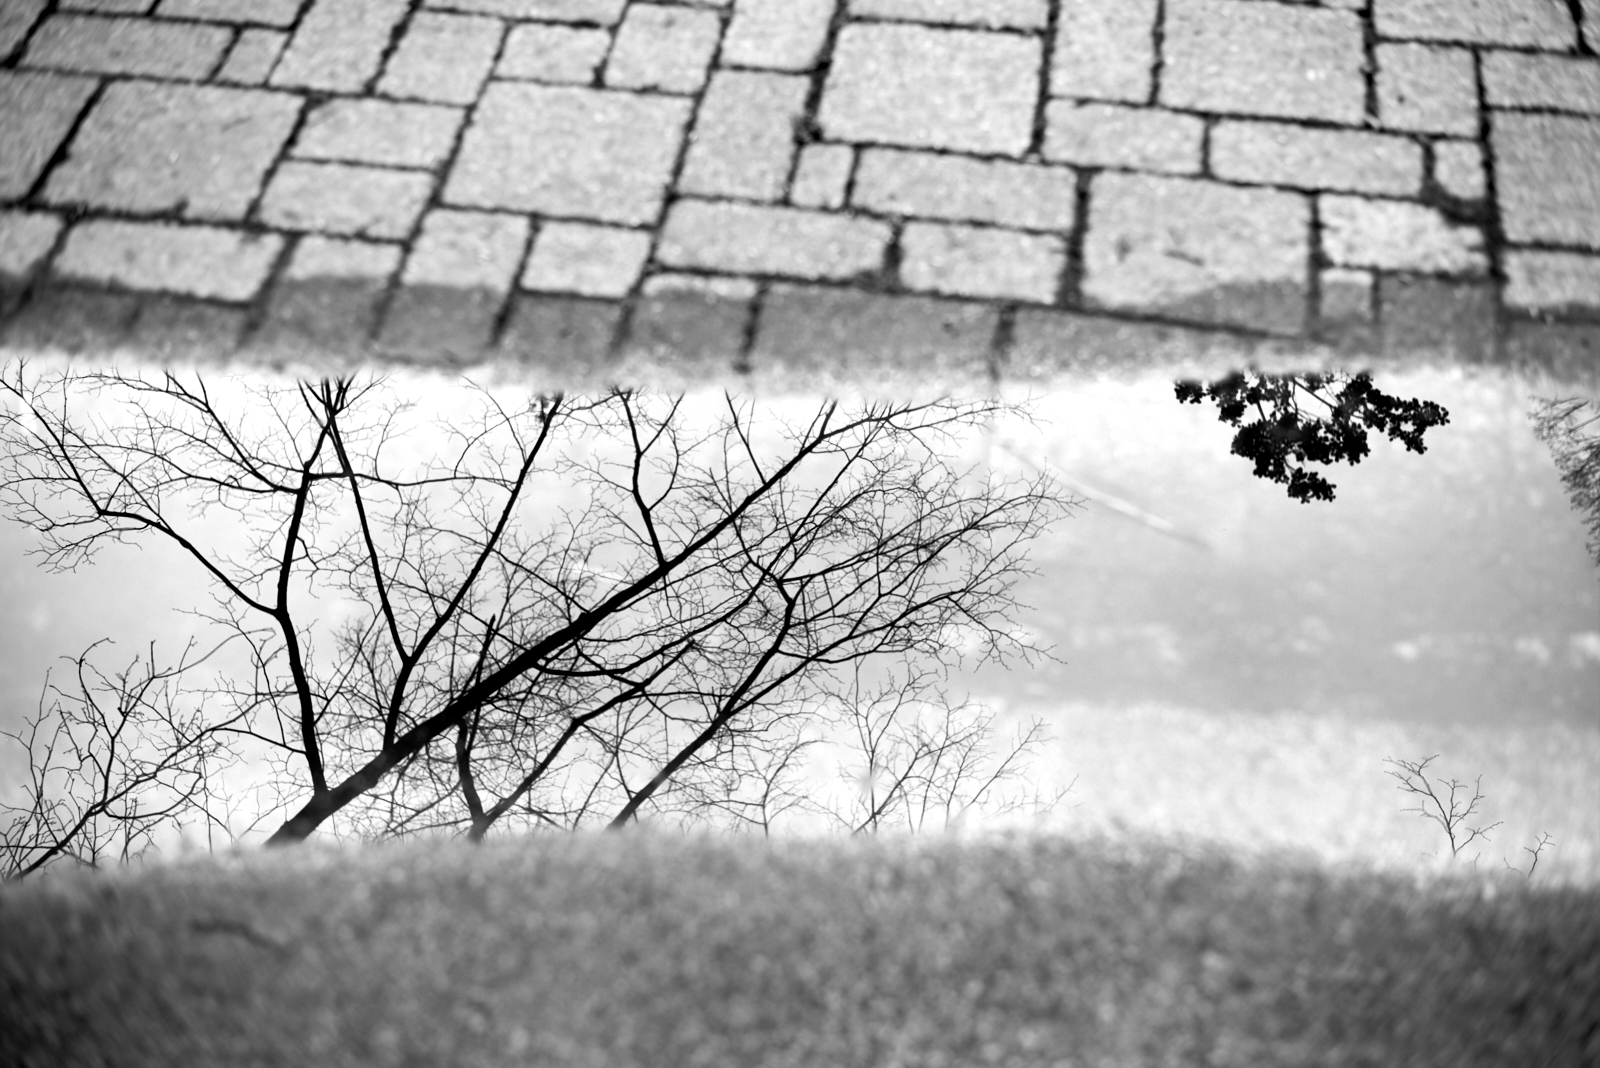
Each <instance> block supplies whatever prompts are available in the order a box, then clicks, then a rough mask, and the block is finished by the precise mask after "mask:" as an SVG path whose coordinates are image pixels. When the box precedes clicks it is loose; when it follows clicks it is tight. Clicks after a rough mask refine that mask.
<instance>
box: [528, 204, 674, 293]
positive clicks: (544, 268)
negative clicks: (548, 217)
mask: <svg viewBox="0 0 1600 1068" xmlns="http://www.w3.org/2000/svg"><path fill="white" fill-rule="evenodd" d="M649 258H650V234H649V232H648V231H644V230H623V229H619V228H618V227H615V226H593V225H590V224H588V223H563V222H550V223H545V224H544V225H543V226H542V227H540V228H539V235H538V237H536V238H535V239H534V242H533V253H532V254H531V255H530V256H529V257H528V266H527V268H526V269H525V270H524V271H523V272H522V288H523V289H537V290H544V291H547V292H552V293H575V294H577V295H579V296H585V297H624V296H627V295H628V293H629V292H630V291H631V290H632V289H633V286H634V283H636V282H637V281H638V280H639V275H640V274H641V273H643V271H644V265H645V261H646V260H647V259H649Z"/></svg>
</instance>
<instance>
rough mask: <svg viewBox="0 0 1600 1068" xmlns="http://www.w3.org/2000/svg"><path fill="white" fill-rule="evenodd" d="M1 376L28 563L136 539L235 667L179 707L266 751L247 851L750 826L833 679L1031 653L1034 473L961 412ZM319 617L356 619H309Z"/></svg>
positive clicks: (74, 561) (0, 427) (1056, 505)
mask: <svg viewBox="0 0 1600 1068" xmlns="http://www.w3.org/2000/svg"><path fill="white" fill-rule="evenodd" d="M3 389H4V392H5V393H6V394H7V395H9V400H10V402H11V403H10V410H9V411H8V412H6V413H0V484H3V487H4V488H3V490H0V493H3V498H0V499H3V500H4V503H5V506H6V508H7V509H8V511H9V512H10V513H11V514H12V515H13V516H15V517H17V518H19V519H21V520H23V521H24V522H27V523H28V524H30V525H31V526H32V527H33V528H34V529H35V530H37V531H38V532H39V534H40V536H41V540H42V550H41V551H42V553H43V555H44V558H45V560H46V562H47V563H48V564H49V565H51V566H53V567H56V568H75V567H77V566H79V565H80V564H82V563H84V562H86V561H88V560H90V559H91V558H92V556H93V554H94V552H95V551H96V549H98V548H99V547H100V546H101V545H102V544H104V543H105V542H107V541H122V540H128V539H135V538H143V537H152V536H153V537H157V538H162V539H166V540H168V541H169V542H171V543H172V544H174V545H176V546H177V547H178V548H179V549H181V550H182V551H183V553H184V554H186V555H187V557H188V558H189V559H191V560H192V561H193V562H194V564H195V566H196V567H198V568H199V569H201V570H202V571H203V573H204V574H205V575H207V576H209V579H210V581H211V583H212V586H213V592H214V598H215V607H214V608H213V609H212V610H211V611H210V613H209V615H208V616H207V617H206V618H208V619H210V620H212V621H213V622H215V623H217V624H220V625H221V626H222V627H224V628H225V629H226V630H228V631H229V632H230V633H231V634H232V636H233V639H234V640H235V641H236V642H237V643H238V646H239V647H240V648H241V649H244V650H247V651H248V660H249V664H250V667H249V669H248V671H247V672H246V674H247V675H248V676H249V677H248V678H243V677H240V678H234V679H233V680H232V681H231V683H229V684H225V685H223V686H222V687H221V689H219V690H217V691H215V692H212V693H211V694H209V695H208V698H207V700H206V702H205V703H204V705H203V706H202V707H201V708H200V709H199V710H198V711H197V712H196V715H199V716H202V717H203V719H202V720H200V721H197V722H198V723H199V724H201V725H206V726H207V729H212V728H215V725H216V724H218V723H227V724H229V725H230V726H229V728H228V729H229V731H231V732H232V733H231V734H230V735H229V736H228V737H229V738H230V739H231V740H233V741H235V742H238V743H239V744H240V745H242V746H243V745H249V746H255V747H256V748H257V749H260V750H264V751H265V752H267V753H268V754H270V756H271V766H272V768H273V778H272V785H273V786H274V787H275V788H277V789H279V790H280V791H282V794H283V796H284V797H286V798H292V799H294V800H293V804H291V805H290V806H289V807H288V809H286V810H285V812H284V814H285V815H287V819H285V820H284V821H283V823H282V825H281V826H280V827H279V828H278V829H277V831H276V832H275V834H274V835H273V836H272V841H274V842H288V841H294V840H298V839H301V838H304V837H305V836H307V835H309V834H310V833H312V832H313V831H314V830H316V829H317V828H319V827H321V826H323V825H325V824H327V825H329V826H331V827H332V828H334V829H336V830H339V831H342V832H351V833H357V834H362V835H380V836H381V835H395V834H404V833H410V832H419V831H425V830H432V829H454V830H458V831H461V832H464V833H467V834H469V835H471V836H472V837H475V838H476V837H481V836H482V835H483V834H485V833H486V832H487V831H488V830H489V828H490V827H492V826H496V825H506V824H510V825H513V826H518V827H527V826H536V825H546V826H558V827H575V826H579V825H581V824H584V823H588V822H593V821H594V820H595V819H597V818H599V819H604V820H605V821H607V822H609V823H611V824H621V823H625V822H628V821H630V820H633V819H636V818H639V817H640V816H642V815H644V814H646V813H652V814H662V813H672V814H676V815H678V816H682V817H685V818H694V819H711V818H716V819H724V818H731V819H733V820H734V822H739V823H745V824H755V825H759V826H763V827H764V826H766V825H767V824H768V823H769V822H770V820H771V818H773V816H774V815H775V814H777V813H779V812H781V810H782V806H783V804H785V802H784V796H785V795H784V793H783V790H782V789H780V786H781V780H783V778H784V776H786V775H788V774H789V773H790V772H791V771H792V770H793V769H794V768H795V767H796V766H797V761H798V756H799V754H801V753H802V752H803V751H804V747H805V737H804V734H805V728H806V725H807V723H808V717H809V716H810V715H811V714H812V713H813V712H814V711H815V710H816V709H817V708H818V707H819V705H820V703H821V702H822V701H823V700H824V699H826V698H827V697H828V696H829V695H830V694H832V693H834V692H836V691H837V689H838V687H839V684H840V683H839V680H840V679H842V678H844V677H846V676H847V675H848V673H849V672H850V671H851V670H852V668H853V666H854V665H857V664H859V663H861V662H864V661H871V662H884V663H889V664H902V663H915V664H919V665H925V666H926V668H927V670H930V671H932V670H934V669H935V668H937V667H939V666H942V665H949V664H952V663H954V662H955V660H956V659H957V658H958V655H959V654H958V653H957V652H956V648H957V644H958V643H966V644H967V645H970V647H971V650H972V655H973V657H975V658H976V659H978V660H980V661H982V660H986V659H990V658H997V659H1001V660H1004V659H1005V658H1007V657H1009V656H1012V655H1021V656H1023V657H1026V656H1028V655H1029V653H1030V650H1029V649H1028V648H1027V647H1026V645H1025V643H1023V642H1021V641H1019V640H1018V639H1017V638H1016V637H1015V636H1014V631H1013V629H1012V626H1011V613H1012V610H1013V609H1014V608H1015V602H1014V601H1013V598H1012V592H1011V591H1012V584H1013V582H1014V580H1015V579H1016V578H1017V577H1018V576H1019V575H1021V574H1022V573H1024V567H1025V558H1024V550H1025V548H1026V545H1027V543H1028V541H1029V540H1030V539H1031V538H1032V537H1033V536H1034V535H1035V534H1037V533H1039V532H1040V531H1041V530H1042V529H1043V528H1044V526H1045V525H1046V524H1047V523H1048V522H1050V521H1051V520H1053V519H1054V518H1056V517H1057V516H1058V515H1060V514H1061V511H1062V500H1061V498H1060V496H1059V495H1058V494H1057V493H1056V492H1055V489H1054V487H1053V486H1052V485H1051V484H1050V483H1049V482H1048V481H1047V480H1046V479H1044V478H1043V477H1040V478H1036V479H1033V480H1031V481H1019V480H1011V479H1003V478H1000V477H998V476H995V475H993V474H992V473H982V474H975V473H974V472H968V471H962V470H959V469H957V468H956V467H955V466H954V465H953V464H952V463H951V462H950V460H949V459H948V457H949V456H951V455H956V454H958V450H955V449H953V448H951V445H952V443H953V442H954V441H955V439H956V437H957V436H958V435H961V434H963V433H966V432H968V431H969V430H971V429H973V428H976V427H979V426H981V425H982V424H983V423H984V421H985V420H987V419H989V418H992V417H994V416H995V415H997V414H999V412H1000V411H1001V408H1000V406H999V405H997V404H991V403H972V404H958V403H954V402H935V403H929V404H909V403H906V404H872V405H864V406H862V407H860V408H859V409H856V410H852V411H846V410H845V409H844V408H843V407H842V406H841V405H839V404H837V403H829V404H826V405H823V406H821V407H820V408H819V409H816V410H814V411H812V412H810V413H809V414H808V415H806V416H805V417H804V418H801V419H798V420H790V419H783V418H780V417H778V416H777V415H775V414H771V413H762V412H758V411H757V410H756V409H755V408H754V406H753V405H751V404H748V403H745V402H743V401H740V400H738V399H735V398H732V397H727V398H723V400H722V401H721V402H720V404H719V405H718V406H717V407H716V409H715V411H714V412H713V413H712V415H711V417H709V418H707V419H704V420H702V421H700V422H698V423H697V422H696V421H695V420H694V419H691V418H689V416H688V413H687V412H686V411H685V410H684V405H683V402H682V400H681V399H672V398H666V397H655V396H648V395H641V394H637V393H633V392H627V391H614V392H612V393H610V394H607V395H605V396H602V397H599V398H596V399H592V400H587V401H577V400H574V399H570V398H567V397H564V396H546V397H538V398H534V399H532V400H530V401H527V402H525V403H522V404H520V405H515V406H513V405H509V404H508V403H506V402H504V401H502V400H499V399H497V398H496V397H495V396H493V395H491V394H490V393H488V392H486V391H482V390H477V389H476V388H474V389H472V390H471V391H470V400H471V404H470V407H471V409H472V411H471V413H470V414H465V415H463V414H451V415H450V417H449V418H448V419H446V420H444V421H443V422H442V423H440V424H439V425H438V426H437V427H436V429H435V430H434V431H433V433H434V434H435V437H434V438H433V439H427V438H425V437H421V436H419V435H420V434H421V433H422V432H421V429H420V428H419V426H418V425H417V424H418V417H417V413H416V411H415V407H416V406H415V405H414V404H413V403H410V402H407V401H405V400H404V399H402V398H401V397H400V396H399V395H398V392H397V390H396V388H395V387H394V386H393V385H392V384H390V383H385V382H382V381H365V380H339V381H323V382H318V383H300V384H298V385H293V386H271V385H264V384H256V385H253V386H243V385H239V384H232V385H229V386H227V387H223V386H222V385H221V384H216V385H213V384H208V383H207V382H205V381H203V380H201V379H200V378H198V377H196V378H193V379H186V378H182V377H180V376H177V375H174V374H162V375H154V376H148V377H146V376H139V375H124V374H121V373H117V372H105V373H81V372H72V371H68V372H59V373H42V374H34V373H31V372H30V370H29V369H28V368H26V367H24V366H22V365H17V366H15V367H14V368H13V369H12V370H11V371H10V372H9V373H8V374H7V376H6V378H5V379H4V381H3ZM408 449H409V450H411V452H410V453H408V452H407V450H408ZM219 526H226V527H228V528H229V532H228V534H227V536H226V537H224V536H222V535H219V534H218V533H217V532H216V528H218V527H219ZM335 602H340V603H342V604H345V605H352V604H353V605H356V606H359V608H358V609H357V610H355V611H354V612H352V613H347V614H346V615H345V616H344V617H343V618H341V619H332V618H331V617H330V618H329V620H328V621H324V620H323V617H324V616H326V615H328V609H329V607H330V606H331V605H332V604H334V603H335ZM151 670H152V671H153V670H154V668H153V666H152V668H151ZM919 670H921V668H919ZM114 688H115V687H113V689H114ZM196 729H198V727H197V728H196ZM184 737H188V736H187V735H185V736H184ZM204 737H206V738H208V739H217V738H220V737H221V735H219V734H217V733H215V731H214V730H213V732H212V733H208V734H205V735H204ZM229 751H230V752H235V753H237V752H239V751H240V750H237V749H230V750H229Z"/></svg>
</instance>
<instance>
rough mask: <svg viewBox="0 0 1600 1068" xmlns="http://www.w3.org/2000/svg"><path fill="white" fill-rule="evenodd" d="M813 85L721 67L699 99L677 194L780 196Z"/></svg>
mask: <svg viewBox="0 0 1600 1068" xmlns="http://www.w3.org/2000/svg"><path fill="white" fill-rule="evenodd" d="M810 84H811V83H810V81H809V79H807V78H803V77H801V76H799V75H794V74H769V73H766V72H764V71H734V70H723V71H718V72H717V73H716V76H715V77H713V78H712V80H711V88H710V89H709V90H707V91H706V95H705V98H704V99H703V100H701V102H700V110H699V114H698V116H697V117H696V118H695V123H694V132H693V134H692V135H691V136H690V140H689V152H688V155H687V157H686V158H685V159H684V164H683V173H682V174H681V175H679V177H678V192H680V193H693V194H699V195H701V196H729V197H742V198H744V199H747V200H767V201H771V200H779V199H781V198H782V196H783V189H784V185H785V184H786V183H787V182H788V180H789V166H790V163H791V162H792V161H793V158H794V150H795V143H794V122H795V120H796V119H798V118H799V117H800V115H801V113H802V111H803V110H804V109H805V103H806V92H807V90H808V89H809V88H810Z"/></svg>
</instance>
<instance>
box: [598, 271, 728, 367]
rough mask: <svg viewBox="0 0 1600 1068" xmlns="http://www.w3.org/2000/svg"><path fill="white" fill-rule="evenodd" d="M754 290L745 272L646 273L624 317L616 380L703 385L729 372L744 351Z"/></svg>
mask: <svg viewBox="0 0 1600 1068" xmlns="http://www.w3.org/2000/svg"><path fill="white" fill-rule="evenodd" d="M755 295H756V284H755V283H754V282H752V281H750V280H749V279H745V278H706V277H701V276H698V275H681V274H660V275H655V276H654V277H652V278H649V279H647V280H646V281H645V284H644V287H643V292H642V294H641V295H640V298H639V300H638V301H637V302H636V303H635V305H634V307H633V314H632V315H631V316H630V317H629V319H628V331H627V336H626V337H625V338H624V340H623V345H622V353H621V359H620V361H619V363H618V366H617V375H616V377H617V380H618V381H620V382H623V383H630V382H634V381H644V382H650V383H653V384H655V385H657V386H661V387H664V388H668V389H673V388H676V389H702V388H704V387H705V386H706V385H707V384H708V383H711V382H716V381H719V380H722V379H726V378H728V377H730V375H731V374H732V373H733V372H734V370H735V369H736V368H737V367H738V365H739V362H740V361H741V360H742V359H743V356H744V346H745V334H746V333H747V332H748V329H749V326H750V307H751V302H752V301H753V300H754V299H755Z"/></svg>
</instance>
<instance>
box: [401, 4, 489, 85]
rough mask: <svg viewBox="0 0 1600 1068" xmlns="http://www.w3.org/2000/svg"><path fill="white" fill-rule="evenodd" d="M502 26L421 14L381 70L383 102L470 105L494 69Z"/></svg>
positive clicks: (476, 19) (471, 17)
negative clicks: (405, 100) (386, 98)
mask: <svg viewBox="0 0 1600 1068" xmlns="http://www.w3.org/2000/svg"><path fill="white" fill-rule="evenodd" d="M504 35H505V26H504V25H503V24H502V23H501V22H500V20H498V19H486V18H482V17H480V16H477V15H436V14H433V13H432V12H427V11H424V12H420V13H419V14H417V15H416V16H415V17H413V18H412V20H411V22H410V23H409V24H408V25H407V26H406V34H405V37H403V38H401V40H400V46H399V47H398V48H396V49H395V50H394V54H393V55H391V56H390V57H389V60H388V62H387V63H385V64H384V69H383V78H382V79H381V80H380V81H379V82H378V92H380V93H382V94H384V95H385V96H397V97H408V98H411V99H415V100H429V101H433V102H435V103H441V104H470V103H472V102H473V101H474V100H477V99H478V91H479V90H480V89H482V88H483V83H484V79H486V78H488V77H489V71H490V70H492V69H493V68H494V62H495V56H496V54H498V53H499V51H500V39H501V37H503V36H504Z"/></svg>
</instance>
